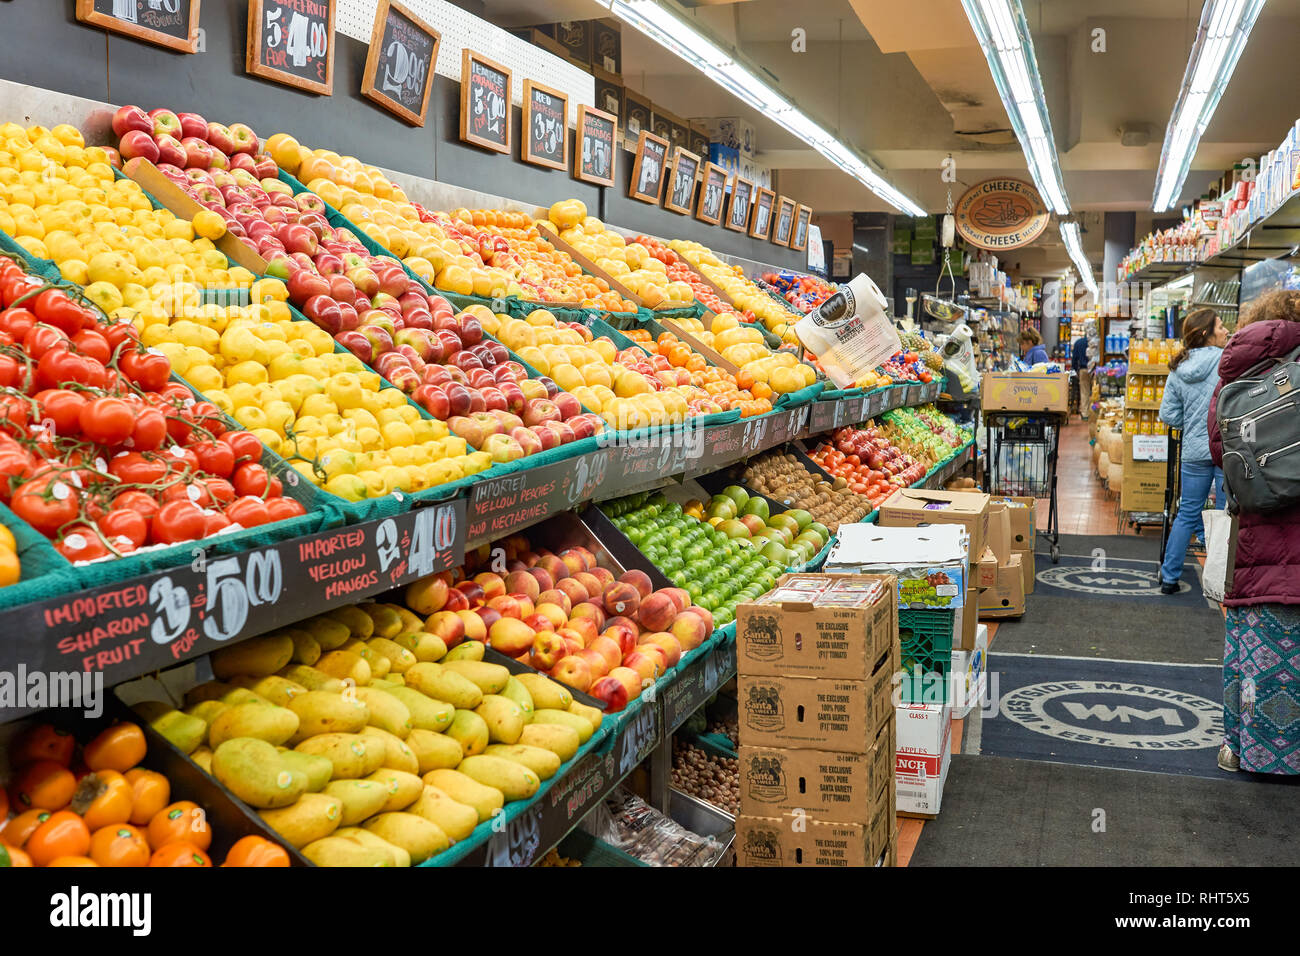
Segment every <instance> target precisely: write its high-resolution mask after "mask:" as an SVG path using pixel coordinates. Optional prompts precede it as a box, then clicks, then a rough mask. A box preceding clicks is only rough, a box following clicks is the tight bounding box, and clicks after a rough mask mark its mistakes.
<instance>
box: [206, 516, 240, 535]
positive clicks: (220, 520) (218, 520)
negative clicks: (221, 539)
mask: <svg viewBox="0 0 1300 956" xmlns="http://www.w3.org/2000/svg"><path fill="white" fill-rule="evenodd" d="M204 517H205V519H206V524H205V525H204V529H203V535H204V537H207V538H210V537H212V536H213V535H214V534H216V533H217V532H219V531H224V530H225V529H226V528H229V527H230V525H231V524H232V523H233V522H231V520H230V519H229V518H227V517H226V516H225V515H223V514H222V513H221V512H219V511H214V512H212V514H210V515H205V516H204Z"/></svg>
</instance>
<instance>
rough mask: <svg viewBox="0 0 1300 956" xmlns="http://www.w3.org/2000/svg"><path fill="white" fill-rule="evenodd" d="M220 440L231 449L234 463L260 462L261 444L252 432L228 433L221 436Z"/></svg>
mask: <svg viewBox="0 0 1300 956" xmlns="http://www.w3.org/2000/svg"><path fill="white" fill-rule="evenodd" d="M221 440H222V441H223V442H225V443H226V444H227V445H229V446H230V447H231V449H232V450H233V451H234V453H235V459H236V461H239V460H243V461H250V460H251V461H254V462H257V461H261V460H262V443H261V442H260V441H259V440H258V438H257V436H256V435H254V434H253V433H252V432H244V431H230V432H225V433H224V434H223V435H222V436H221Z"/></svg>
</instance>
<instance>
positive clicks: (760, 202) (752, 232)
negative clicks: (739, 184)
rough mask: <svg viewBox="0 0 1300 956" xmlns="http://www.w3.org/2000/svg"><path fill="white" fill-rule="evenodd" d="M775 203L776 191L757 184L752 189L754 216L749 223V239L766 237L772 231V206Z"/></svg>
mask: <svg viewBox="0 0 1300 956" xmlns="http://www.w3.org/2000/svg"><path fill="white" fill-rule="evenodd" d="M775 203H776V193H774V192H772V190H770V189H764V188H763V187H762V186H757V187H755V189H754V216H753V222H751V223H750V224H749V237H750V238H751V239H766V238H767V237H768V235H770V234H771V232H772V206H773V205H775Z"/></svg>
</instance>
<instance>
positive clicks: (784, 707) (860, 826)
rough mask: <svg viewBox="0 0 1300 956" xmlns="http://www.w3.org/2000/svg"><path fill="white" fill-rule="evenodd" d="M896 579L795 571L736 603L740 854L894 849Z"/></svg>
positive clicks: (831, 861) (772, 858) (793, 856)
mask: <svg viewBox="0 0 1300 956" xmlns="http://www.w3.org/2000/svg"><path fill="white" fill-rule="evenodd" d="M897 587H898V584H897V581H896V580H895V579H894V578H893V577H892V576H888V575H886V576H880V575H868V574H860V575H859V574H787V575H785V576H783V577H782V578H781V579H780V580H779V581H778V582H777V584H776V587H775V588H774V589H773V590H772V591H771V592H769V593H768V594H766V595H764V596H763V597H762V598H760V599H759V600H758V601H757V602H755V603H752V604H742V605H740V606H739V607H737V609H736V639H737V645H736V670H737V674H738V676H737V687H738V695H739V714H738V717H739V724H740V815H739V816H738V817H737V818H736V850H737V862H738V863H739V865H741V866H873V865H875V864H876V863H878V862H879V861H880V860H881V859H888V858H889V856H890V853H891V851H892V849H893V840H894V832H895V826H894V817H895V794H894V763H895V739H894V707H893V696H892V692H893V676H894V672H895V671H896V670H897V668H898V602H897Z"/></svg>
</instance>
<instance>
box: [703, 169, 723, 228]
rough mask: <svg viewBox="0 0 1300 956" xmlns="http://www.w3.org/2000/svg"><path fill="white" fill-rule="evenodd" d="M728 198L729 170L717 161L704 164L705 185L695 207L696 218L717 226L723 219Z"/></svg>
mask: <svg viewBox="0 0 1300 956" xmlns="http://www.w3.org/2000/svg"><path fill="white" fill-rule="evenodd" d="M726 199H727V171H726V170H725V169H723V168H722V167H721V166H719V165H718V164H717V163H705V164H704V186H703V188H702V189H700V201H699V203H698V204H697V205H696V207H695V218H696V219H698V220H700V221H701V222H707V223H708V224H709V225H710V226H716V225H717V224H718V223H719V222H721V221H722V207H723V204H724V203H725V202H726Z"/></svg>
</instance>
